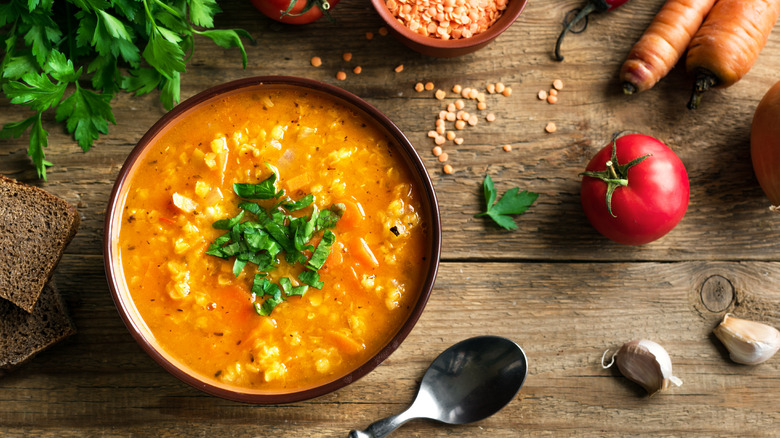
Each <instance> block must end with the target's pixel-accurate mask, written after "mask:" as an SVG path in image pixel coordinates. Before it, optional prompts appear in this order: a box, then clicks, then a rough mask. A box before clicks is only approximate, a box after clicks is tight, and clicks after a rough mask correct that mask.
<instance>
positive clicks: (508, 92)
mask: <svg viewBox="0 0 780 438" xmlns="http://www.w3.org/2000/svg"><path fill="white" fill-rule="evenodd" d="M501 94H503V95H504V96H505V97H509V96H511V95H512V88H510V87H506V88H504V91H502V92H501Z"/></svg>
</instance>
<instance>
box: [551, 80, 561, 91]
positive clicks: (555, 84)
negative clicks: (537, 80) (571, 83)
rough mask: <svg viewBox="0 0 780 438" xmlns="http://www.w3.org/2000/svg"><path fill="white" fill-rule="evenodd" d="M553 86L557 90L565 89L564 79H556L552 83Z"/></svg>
mask: <svg viewBox="0 0 780 438" xmlns="http://www.w3.org/2000/svg"><path fill="white" fill-rule="evenodd" d="M552 86H553V88H555V89H556V90H562V89H563V81H562V80H560V79H556V80H554V81H553V83H552Z"/></svg>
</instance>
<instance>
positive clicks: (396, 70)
mask: <svg viewBox="0 0 780 438" xmlns="http://www.w3.org/2000/svg"><path fill="white" fill-rule="evenodd" d="M394 70H395V72H396V73H401V72H402V71H404V65H403V64H399V65H398V67H396V68H395V69H394Z"/></svg>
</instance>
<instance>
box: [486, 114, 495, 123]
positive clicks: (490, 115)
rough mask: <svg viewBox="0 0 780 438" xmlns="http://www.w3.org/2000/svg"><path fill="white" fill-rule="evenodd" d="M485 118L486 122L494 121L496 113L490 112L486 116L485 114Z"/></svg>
mask: <svg viewBox="0 0 780 438" xmlns="http://www.w3.org/2000/svg"><path fill="white" fill-rule="evenodd" d="M485 120H487V121H488V122H495V121H496V115H495V114H493V113H490V114H488V115H487V116H485Z"/></svg>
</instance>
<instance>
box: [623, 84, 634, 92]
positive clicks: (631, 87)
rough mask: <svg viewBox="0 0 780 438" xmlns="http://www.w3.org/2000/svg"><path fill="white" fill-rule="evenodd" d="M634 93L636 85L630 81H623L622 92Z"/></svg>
mask: <svg viewBox="0 0 780 438" xmlns="http://www.w3.org/2000/svg"><path fill="white" fill-rule="evenodd" d="M634 93H636V85H634V84H632V83H631V82H623V94H634Z"/></svg>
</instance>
